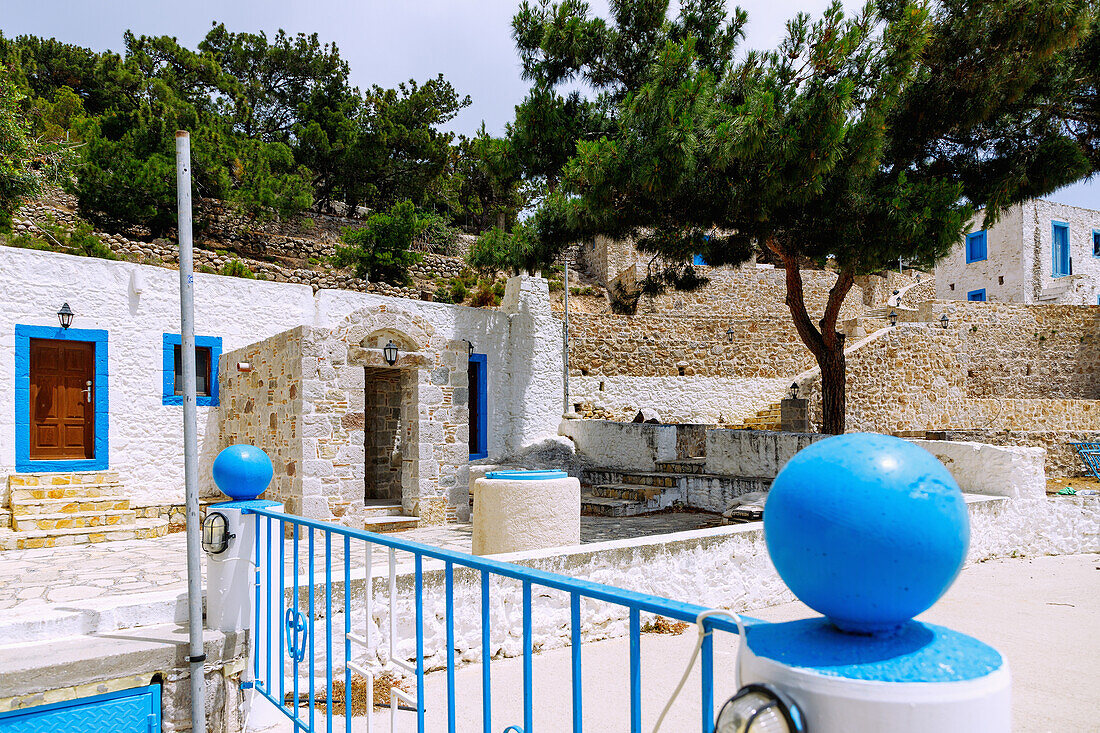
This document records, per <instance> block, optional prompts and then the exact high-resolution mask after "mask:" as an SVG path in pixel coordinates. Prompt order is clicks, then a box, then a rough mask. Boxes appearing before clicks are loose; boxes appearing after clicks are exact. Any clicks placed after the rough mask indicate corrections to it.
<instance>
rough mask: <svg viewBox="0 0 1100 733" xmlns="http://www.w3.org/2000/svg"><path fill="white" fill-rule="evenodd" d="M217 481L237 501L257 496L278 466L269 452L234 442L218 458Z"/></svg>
mask: <svg viewBox="0 0 1100 733" xmlns="http://www.w3.org/2000/svg"><path fill="white" fill-rule="evenodd" d="M213 474H214V483H216V484H217V485H218V488H219V489H221V492H222V493H223V494H225V495H226V496H228V497H229V498H230V499H233V500H235V501H248V500H249V499H255V498H256V497H257V496H259V495H260V494H262V493H263V492H264V489H266V488H267V485H268V484H270V483H271V477H272V476H273V475H274V474H275V468H274V466H272V465H271V459H270V458H268V457H267V454H266V453H264V452H263V451H262V450H260V449H259V448H257V447H256V446H253V445H244V444H240V445H231V446H229V447H228V448H226V449H225V450H223V451H222V452H221V453H219V454H218V457H217V458H215V459H214V466H213Z"/></svg>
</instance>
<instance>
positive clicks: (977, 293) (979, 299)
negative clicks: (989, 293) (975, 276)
mask: <svg viewBox="0 0 1100 733" xmlns="http://www.w3.org/2000/svg"><path fill="white" fill-rule="evenodd" d="M966 299H967V300H971V301H974V302H975V303H984V302H985V288H981V289H980V290H971V291H970V292H969V293H967V294H966Z"/></svg>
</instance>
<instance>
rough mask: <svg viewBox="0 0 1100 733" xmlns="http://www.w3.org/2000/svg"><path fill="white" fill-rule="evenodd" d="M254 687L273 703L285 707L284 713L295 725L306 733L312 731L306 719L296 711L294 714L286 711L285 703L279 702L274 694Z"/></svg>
mask: <svg viewBox="0 0 1100 733" xmlns="http://www.w3.org/2000/svg"><path fill="white" fill-rule="evenodd" d="M253 689H254V690H256V692H258V693H260V694H261V695H263V696H264V697H266V698H267V699H268V700H270V701H271V704H272V705H274V706H276V707H282V708H283V714H284V715H286V717H287V720H290V721H291V722H292V723H294V726H295V727H296V728H301V729H302V730H304V731H305V732H306V733H310V730H309V724H308V723H306V722H305V721H304V720H302V719H301V718H300V717H298V715H297V713H295V714H294V715H291V714H290V713H288V712H286V708H285V705H284V704H283V703H281V702H279V701H278V700H276V699H275V696H274V695H272V694H271V693H270V692H268V691H267V690H264V689H262V688H259V687H254V688H253ZM295 711H297V707H295Z"/></svg>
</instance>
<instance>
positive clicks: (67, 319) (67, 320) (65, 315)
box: [57, 303, 74, 328]
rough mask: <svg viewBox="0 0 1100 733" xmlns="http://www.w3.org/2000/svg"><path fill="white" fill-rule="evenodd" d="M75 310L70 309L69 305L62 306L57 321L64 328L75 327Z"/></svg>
mask: <svg viewBox="0 0 1100 733" xmlns="http://www.w3.org/2000/svg"><path fill="white" fill-rule="evenodd" d="M73 315H74V313H73V309H72V308H70V307H69V304H68V303H63V304H62V305H61V310H59V311H58V312H57V320H59V321H60V322H61V327H62V328H68V327H69V326H71V325H73Z"/></svg>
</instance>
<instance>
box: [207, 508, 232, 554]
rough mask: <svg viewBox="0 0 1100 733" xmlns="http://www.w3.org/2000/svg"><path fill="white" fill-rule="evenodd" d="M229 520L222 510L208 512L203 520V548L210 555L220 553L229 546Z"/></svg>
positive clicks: (230, 537) (230, 535) (230, 536)
mask: <svg viewBox="0 0 1100 733" xmlns="http://www.w3.org/2000/svg"><path fill="white" fill-rule="evenodd" d="M234 537H236V535H234V534H231V533H230V532H229V520H228V519H226V516H225V515H224V514H222V513H221V512H207V514H206V519H204V520H202V549H203V550H205V551H206V553H207V554H209V555H220V554H222V553H223V552H225V551H226V550H227V549H228V548H229V540H231V539H233V538H234Z"/></svg>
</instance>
